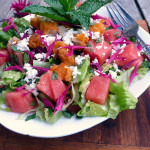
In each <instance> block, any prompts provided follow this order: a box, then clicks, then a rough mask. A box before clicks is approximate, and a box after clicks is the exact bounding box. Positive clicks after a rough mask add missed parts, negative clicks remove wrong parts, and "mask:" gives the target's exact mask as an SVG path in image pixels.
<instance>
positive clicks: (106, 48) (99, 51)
mask: <svg viewBox="0 0 150 150" xmlns="http://www.w3.org/2000/svg"><path fill="white" fill-rule="evenodd" d="M89 44H90V45H91V49H92V50H93V51H92V52H91V50H90V49H89V48H85V49H83V51H84V53H85V54H89V56H90V59H91V60H93V59H94V58H95V56H96V57H97V59H98V61H99V63H100V65H102V64H103V63H104V62H105V61H106V59H107V58H108V57H109V55H110V53H111V50H112V46H111V45H109V44H108V43H107V42H105V41H104V42H99V43H96V42H94V41H92V40H91V41H89Z"/></svg>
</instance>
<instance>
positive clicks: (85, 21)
mask: <svg viewBox="0 0 150 150" xmlns="http://www.w3.org/2000/svg"><path fill="white" fill-rule="evenodd" d="M68 13H69V14H70V15H71V19H72V21H73V23H75V24H78V22H79V23H80V24H81V25H82V26H84V27H85V28H86V29H87V30H88V29H89V27H90V16H89V15H86V14H84V13H83V12H76V11H72V12H68Z"/></svg>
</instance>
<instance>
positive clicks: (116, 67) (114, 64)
mask: <svg viewBox="0 0 150 150" xmlns="http://www.w3.org/2000/svg"><path fill="white" fill-rule="evenodd" d="M113 67H114V68H115V70H116V72H121V70H120V69H119V68H118V65H117V64H116V63H113Z"/></svg>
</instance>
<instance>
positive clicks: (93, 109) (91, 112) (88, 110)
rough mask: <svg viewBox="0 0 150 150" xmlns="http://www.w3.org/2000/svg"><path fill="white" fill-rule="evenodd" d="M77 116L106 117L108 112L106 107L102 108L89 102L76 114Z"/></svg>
mask: <svg viewBox="0 0 150 150" xmlns="http://www.w3.org/2000/svg"><path fill="white" fill-rule="evenodd" d="M77 115H78V116H82V117H87V116H88V117H92V116H98V117H107V115H108V110H107V107H106V106H102V105H99V104H96V103H93V102H91V101H88V102H87V103H86V104H85V106H84V107H83V108H82V109H81V110H80V111H79V112H78V113H77Z"/></svg>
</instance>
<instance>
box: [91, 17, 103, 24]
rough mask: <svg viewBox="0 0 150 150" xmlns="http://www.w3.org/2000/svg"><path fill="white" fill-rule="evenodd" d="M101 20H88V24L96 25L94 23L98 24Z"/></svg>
mask: <svg viewBox="0 0 150 150" xmlns="http://www.w3.org/2000/svg"><path fill="white" fill-rule="evenodd" d="M100 21H101V19H96V20H93V19H92V18H90V23H91V24H92V25H94V24H96V23H100Z"/></svg>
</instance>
